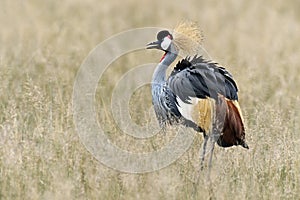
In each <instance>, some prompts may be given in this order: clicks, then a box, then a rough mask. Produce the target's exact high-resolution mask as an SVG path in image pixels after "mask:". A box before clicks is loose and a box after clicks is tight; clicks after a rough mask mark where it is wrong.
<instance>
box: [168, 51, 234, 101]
mask: <svg viewBox="0 0 300 200" xmlns="http://www.w3.org/2000/svg"><path fill="white" fill-rule="evenodd" d="M168 85H169V87H170V88H171V90H172V92H173V93H174V94H175V95H176V96H177V97H179V98H180V99H181V100H182V101H183V102H184V103H189V101H190V100H191V98H193V97H196V98H200V99H205V98H207V97H210V98H213V99H217V97H218V94H221V95H223V96H224V97H226V98H227V99H229V100H238V94H237V92H238V88H237V85H236V83H235V81H234V80H233V77H232V75H231V74H230V73H229V72H228V71H227V70H226V69H225V68H223V67H219V66H217V64H216V63H213V62H209V61H206V60H204V59H203V58H202V57H201V56H200V57H197V56H195V57H194V58H192V59H191V60H190V59H189V58H186V59H183V60H181V61H179V62H178V64H177V65H176V67H175V68H174V70H173V71H172V73H171V75H170V77H169V80H168Z"/></svg>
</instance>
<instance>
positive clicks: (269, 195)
mask: <svg viewBox="0 0 300 200" xmlns="http://www.w3.org/2000/svg"><path fill="white" fill-rule="evenodd" d="M299 9H300V3H299V1H296V0H294V1H291V0H287V1H279V0H278V1H273V0H266V1H259V0H254V1H235V0H226V1H217V0H212V1H196V0H193V1H179V0H178V1H149V2H141V1H134V0H125V1H123V2H122V3H120V1H116V0H111V1H96V0H87V1H79V0H66V1H63V2H59V1H50V0H49V1H37V0H32V1H8V0H1V2H0V10H1V12H0V25H1V30H0V83H1V85H0V99H1V100H0V199H295V200H296V199H300V134H299V128H300V116H299V113H300V89H299V87H300V79H299V75H300V70H299V69H300V56H299V52H300V34H299V33H300V13H299ZM183 19H190V20H194V21H197V22H198V24H199V25H200V27H201V28H202V30H203V33H204V36H205V41H204V46H205V48H206V50H207V51H208V52H209V54H210V56H211V57H212V58H213V59H214V60H215V61H217V62H219V63H220V64H222V65H223V66H225V67H226V68H227V69H228V70H230V71H231V72H232V74H233V75H234V77H235V79H236V81H237V82H238V85H239V89H240V93H239V95H240V104H241V107H242V111H243V113H244V118H245V121H246V128H247V129H246V130H247V135H246V138H247V141H248V144H249V146H250V149H249V150H244V149H242V148H240V147H233V148H229V149H222V148H219V147H217V148H216V150H215V153H214V157H213V168H212V176H211V182H208V181H207V178H206V173H207V170H204V171H203V172H201V174H200V181H199V184H198V185H195V184H194V178H195V174H196V173H197V166H198V164H199V160H198V157H199V155H198V149H199V146H200V145H201V143H202V140H203V139H202V137H200V136H199V137H197V138H196V139H195V141H194V144H193V145H192V147H191V148H190V149H189V150H188V151H187V152H186V153H185V154H184V155H183V156H182V157H181V158H180V159H179V160H177V161H176V162H174V163H173V164H172V165H170V166H169V167H166V168H164V169H162V170H159V171H155V172H151V173H146V174H130V173H121V172H119V171H115V170H112V169H110V168H108V167H106V166H105V165H103V164H101V163H99V162H98V161H97V160H96V159H95V158H94V157H93V156H92V155H91V154H90V153H89V152H88V151H87V150H86V148H85V147H84V145H83V144H82V143H81V141H80V139H79V137H78V134H77V132H76V129H75V125H74V121H73V113H72V93H73V85H74V81H75V77H76V73H77V71H78V69H79V67H80V65H81V63H82V62H83V60H84V58H85V57H86V56H87V55H88V53H89V52H90V51H91V50H92V49H93V48H94V47H95V46H96V45H97V44H99V43H100V42H101V41H103V40H105V39H106V38H108V37H110V36H112V35H114V34H116V33H119V32H121V31H125V30H128V29H132V28H138V27H148V26H157V27H169V28H172V27H174V26H175V25H176V24H177V23H178V22H180V21H181V20H183ZM153 39H155V35H153ZM148 42H150V41H145V44H147V43H148ZM160 56H161V52H154V51H141V52H137V53H135V54H130V55H128V56H125V57H122V58H120V60H118V61H116V62H115V63H113V65H114V67H112V68H110V70H108V71H107V72H106V76H105V77H104V79H103V80H102V82H101V81H100V83H99V86H103V85H105V87H99V88H98V90H97V94H96V97H97V98H98V99H100V98H99V96H102V97H105V98H104V101H109V100H110V95H111V92H112V91H111V88H112V87H113V85H114V84H115V83H116V82H117V81H118V78H119V77H120V76H121V75H122V74H123V73H124V72H126V71H128V70H129V69H131V68H132V67H134V65H135V64H136V63H143V62H144V63H147V62H155V61H158V60H159V58H160ZM149 76H151V75H150V74H149ZM102 103H103V102H100V101H99V105H97V110H98V113H99V121H100V122H101V123H103V122H104V123H105V129H106V130H107V132H108V133H109V134H108V135H109V137H110V139H111V140H112V141H114V142H115V143H116V144H118V145H119V146H120V148H129V150H132V151H133V150H135V147H136V146H140V144H138V143H139V141H135V140H133V139H132V138H129V137H128V136H120V135H119V130H118V129H117V128H116V125H115V124H114V122H113V120H112V116H111V113H110V111H109V109H108V108H107V107H105V106H103V104H102ZM130 105H132V108H131V112H132V116H133V119H135V120H139V121H137V122H138V123H141V124H145V122H147V118H146V115H145V113H144V112H143V110H145V108H148V107H149V106H150V105H151V97H150V93H149V87H148V89H147V88H146V89H145V90H141V91H138V92H136V94H134V95H133V97H132V99H131V102H130ZM167 136H168V135H167ZM157 137H160V138H152V139H150V141H142V142H143V145H145V146H144V147H143V148H144V150H147V151H151V150H153V149H155V148H159V147H160V146H159V145H163V144H164V142H166V141H167V139H168V138H167V139H166V138H162V136H157ZM161 140H166V141H161ZM153 144H154V145H153ZM142 150H143V149H142Z"/></svg>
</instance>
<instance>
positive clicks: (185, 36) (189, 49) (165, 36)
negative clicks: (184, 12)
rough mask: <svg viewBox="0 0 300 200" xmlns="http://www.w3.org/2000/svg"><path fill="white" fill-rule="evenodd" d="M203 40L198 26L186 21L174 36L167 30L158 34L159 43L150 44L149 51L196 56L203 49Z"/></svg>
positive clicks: (179, 26)
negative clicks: (158, 50)
mask: <svg viewBox="0 0 300 200" xmlns="http://www.w3.org/2000/svg"><path fill="white" fill-rule="evenodd" d="M202 40H203V36H202V33H201V30H200V29H199V27H198V25H197V24H196V23H194V22H189V21H186V22H182V23H180V24H178V25H177V26H176V27H175V28H174V30H173V31H172V34H171V33H170V32H169V31H167V30H163V31H160V32H158V34H157V41H156V42H151V43H149V44H148V45H147V49H160V50H163V51H165V52H173V53H176V54H177V53H178V52H179V50H180V51H181V53H182V54H183V55H184V54H186V55H195V54H197V53H198V51H199V49H200V48H201V43H202Z"/></svg>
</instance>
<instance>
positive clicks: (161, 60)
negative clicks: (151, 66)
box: [159, 52, 167, 62]
mask: <svg viewBox="0 0 300 200" xmlns="http://www.w3.org/2000/svg"><path fill="white" fill-rule="evenodd" d="M166 54H167V52H166V53H164V55H163V56H162V57H161V59H160V61H159V62H161V61H162V60H163V59H164V58H165V57H166Z"/></svg>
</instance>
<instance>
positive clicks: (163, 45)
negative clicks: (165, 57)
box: [160, 37, 172, 51]
mask: <svg viewBox="0 0 300 200" xmlns="http://www.w3.org/2000/svg"><path fill="white" fill-rule="evenodd" d="M171 42H172V40H171V39H170V38H169V37H165V38H164V39H163V41H162V42H161V44H160V46H161V48H162V49H163V50H165V51H166V50H167V49H168V48H169V47H170V45H171Z"/></svg>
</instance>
